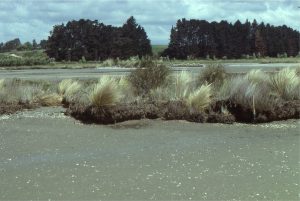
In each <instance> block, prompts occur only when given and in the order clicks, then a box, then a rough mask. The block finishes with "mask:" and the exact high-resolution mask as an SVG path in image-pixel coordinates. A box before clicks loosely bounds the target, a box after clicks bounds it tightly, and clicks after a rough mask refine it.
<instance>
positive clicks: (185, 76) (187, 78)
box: [175, 71, 192, 99]
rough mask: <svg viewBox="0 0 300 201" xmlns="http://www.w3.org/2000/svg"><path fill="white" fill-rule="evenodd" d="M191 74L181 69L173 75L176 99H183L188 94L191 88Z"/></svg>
mask: <svg viewBox="0 0 300 201" xmlns="http://www.w3.org/2000/svg"><path fill="white" fill-rule="evenodd" d="M191 83H192V75H191V73H189V72H186V71H183V72H181V73H180V74H178V75H177V76H176V77H175V97H176V99H185V98H187V97H188V95H189V94H190V92H191V90H192V88H191Z"/></svg>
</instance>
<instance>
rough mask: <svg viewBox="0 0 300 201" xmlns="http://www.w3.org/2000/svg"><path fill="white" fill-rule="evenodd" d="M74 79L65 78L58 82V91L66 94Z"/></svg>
mask: <svg viewBox="0 0 300 201" xmlns="http://www.w3.org/2000/svg"><path fill="white" fill-rule="evenodd" d="M73 82H74V81H73V80H72V79H64V80H62V81H61V82H60V83H59V84H58V88H57V92H58V94H60V95H64V94H65V93H66V90H67V88H69V87H70V86H71V85H72V84H73Z"/></svg>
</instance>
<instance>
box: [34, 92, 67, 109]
mask: <svg viewBox="0 0 300 201" xmlns="http://www.w3.org/2000/svg"><path fill="white" fill-rule="evenodd" d="M39 103H40V104H41V105H42V106H59V105H61V103H62V97H61V96H60V95H58V94H57V93H51V94H45V95H42V96H41V97H39Z"/></svg>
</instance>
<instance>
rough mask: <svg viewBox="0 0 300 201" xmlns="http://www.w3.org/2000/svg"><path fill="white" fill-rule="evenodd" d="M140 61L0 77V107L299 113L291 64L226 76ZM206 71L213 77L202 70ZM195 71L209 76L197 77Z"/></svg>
mask: <svg viewBox="0 0 300 201" xmlns="http://www.w3.org/2000/svg"><path fill="white" fill-rule="evenodd" d="M142 66H143V67H141V68H138V69H137V70H136V71H133V72H132V73H131V74H130V75H129V76H121V77H119V76H107V75H106V76H101V77H100V79H99V80H95V81H94V80H93V81H91V80H90V81H83V80H81V81H80V80H72V79H66V80H62V81H61V82H59V83H56V82H52V83H48V82H45V81H40V82H35V81H21V80H18V79H13V80H0V106H1V107H0V111H2V112H1V113H5V110H6V111H8V113H10V112H12V110H9V109H8V108H9V107H8V105H9V106H11V108H17V110H19V109H22V108H31V107H39V106H57V105H64V106H65V107H68V110H67V113H68V114H70V115H71V116H73V117H75V118H77V119H80V120H82V121H86V122H96V123H104V124H108V123H115V122H120V121H126V120H132V119H141V118H151V119H153V118H162V119H166V120H171V119H182V120H187V121H192V122H223V123H232V122H234V121H238V122H250V123H257V122H268V121H273V120H281V119H288V118H299V117H300V95H299V88H300V77H299V74H297V71H296V70H295V69H290V68H286V69H282V70H280V71H278V72H274V73H265V72H263V71H261V70H251V71H250V72H248V73H247V74H245V75H230V76H228V74H227V73H226V71H224V70H222V71H221V72H222V73H220V74H218V73H215V74H214V72H215V71H211V69H212V67H207V68H209V70H207V69H204V71H203V72H202V73H203V74H204V75H198V76H193V75H192V74H190V73H188V72H182V73H179V74H176V75H175V74H170V72H169V69H168V68H167V67H166V66H163V65H162V64H161V63H159V62H153V61H145V62H144V63H142ZM213 68H214V69H216V71H217V72H219V69H218V68H215V67H213ZM207 71H210V72H212V74H214V75H215V77H211V76H206V73H207ZM220 75H221V76H220ZM199 77H202V78H203V77H205V78H207V79H204V80H205V81H203V82H199ZM216 83H217V84H216ZM216 86H218V87H216ZM3 108H5V109H3ZM6 113H7V112H6Z"/></svg>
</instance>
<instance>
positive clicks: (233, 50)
mask: <svg viewBox="0 0 300 201" xmlns="http://www.w3.org/2000/svg"><path fill="white" fill-rule="evenodd" d="M299 40H300V34H299V32H298V31H296V30H293V29H291V28H289V27H287V26H285V25H283V26H272V25H270V24H266V25H265V24H264V23H260V24H258V23H257V22H256V20H254V21H253V22H252V23H250V22H249V21H248V20H247V21H246V22H245V23H241V22H240V21H239V20H237V21H236V22H235V23H234V24H232V23H228V22H227V21H221V22H219V23H218V22H211V23H210V22H207V21H205V20H195V19H191V20H186V19H184V18H183V19H181V20H178V21H177V23H176V26H175V27H172V29H171V35H170V43H169V45H168V48H167V49H166V50H165V51H164V52H163V53H162V55H163V56H169V57H170V58H177V59H187V58H203V57H204V58H205V57H206V58H214V57H217V58H241V57H249V56H254V57H265V56H269V57H276V56H279V55H282V54H284V55H286V56H296V55H298V54H299Z"/></svg>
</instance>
